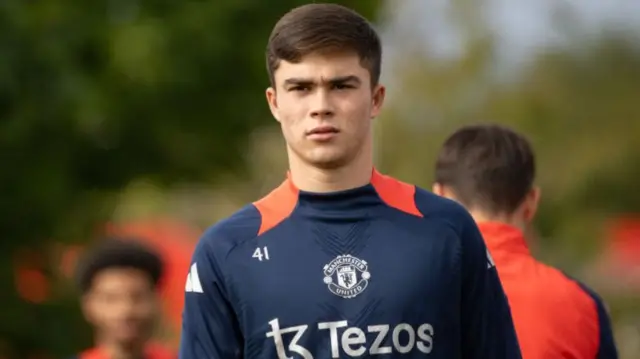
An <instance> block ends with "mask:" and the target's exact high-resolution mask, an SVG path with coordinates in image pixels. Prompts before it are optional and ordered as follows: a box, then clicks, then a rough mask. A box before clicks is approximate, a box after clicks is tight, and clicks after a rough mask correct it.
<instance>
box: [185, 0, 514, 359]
mask: <svg viewBox="0 0 640 359" xmlns="http://www.w3.org/2000/svg"><path fill="white" fill-rule="evenodd" d="M380 57H381V46H380V40H379V38H378V35H377V34H376V32H375V31H374V30H373V29H372V27H371V25H370V24H369V23H368V22H367V21H366V20H365V19H364V18H362V17H361V16H360V15H358V14H357V13H355V12H353V11H351V10H348V9H346V8H344V7H341V6H338V5H327V4H313V5H306V6H302V7H298V8H296V9H294V10H292V11H291V12H289V13H287V14H286V15H285V16H284V17H283V18H282V19H280V21H279V22H278V23H277V24H276V26H275V28H274V30H273V32H272V34H271V37H270V39H269V44H268V47H267V63H268V70H269V75H270V79H271V87H270V88H269V89H267V100H268V103H269V105H270V108H271V111H272V113H273V115H274V117H275V118H276V120H278V122H280V124H281V127H282V131H283V135H284V138H285V140H286V143H287V153H288V157H289V168H290V171H289V174H288V178H287V180H285V181H284V183H283V184H282V185H281V186H280V187H278V188H277V189H276V190H274V191H273V192H272V193H271V194H269V195H268V196H267V197H265V198H263V199H262V200H259V201H257V202H255V203H253V204H250V205H248V206H246V207H244V208H243V209H241V210H240V211H239V212H237V213H236V214H234V215H232V216H231V217H230V218H228V219H226V220H224V221H222V222H220V223H218V224H216V225H215V226H213V227H211V228H210V229H209V230H208V231H207V232H206V233H205V234H204V236H203V237H202V239H201V240H200V242H199V244H198V246H197V248H196V251H195V254H194V255H193V263H192V266H191V270H190V273H189V275H188V278H187V284H186V292H187V293H186V299H185V310H184V318H183V332H182V343H181V348H180V357H181V358H182V359H200V358H208V359H233V358H281V359H282V358H305V359H311V358H323V359H324V358H346V357H369V356H373V357H376V356H382V357H386V358H396V357H401V356H402V357H409V358H421V357H430V358H442V359H444V358H446V359H456V358H483V359H488V358H491V359H504V358H510V359H511V358H520V357H521V356H520V350H519V347H518V343H517V340H516V337H515V331H514V328H513V323H512V321H511V315H510V310H509V306H508V303H507V301H506V298H505V296H504V293H503V291H502V287H501V285H500V282H499V279H498V277H497V274H496V270H495V268H494V266H493V264H492V261H491V260H490V258H489V256H488V252H487V249H486V247H485V245H484V243H483V241H482V238H481V236H480V234H479V232H478V229H477V227H476V226H475V224H474V222H473V219H472V218H471V217H470V215H469V214H468V213H467V212H466V211H465V210H464V209H463V208H462V207H461V206H459V205H458V204H456V203H455V202H453V201H450V200H447V199H444V198H440V197H438V196H436V195H432V194H430V193H428V192H426V191H424V190H421V189H417V188H416V187H414V186H412V185H409V184H405V183H402V182H399V181H396V180H394V179H392V178H390V177H386V176H384V175H382V174H380V173H378V172H377V171H375V170H374V168H373V159H372V157H373V156H372V136H371V124H372V119H373V118H375V117H376V116H377V115H378V113H379V111H380V108H381V106H382V103H383V100H384V95H385V89H384V87H383V86H381V85H380V84H379V83H378V79H379V75H380Z"/></svg>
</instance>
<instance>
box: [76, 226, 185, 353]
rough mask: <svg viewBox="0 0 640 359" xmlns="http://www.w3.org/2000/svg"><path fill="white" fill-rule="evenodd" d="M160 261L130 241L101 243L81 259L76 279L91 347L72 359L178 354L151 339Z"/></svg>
mask: <svg viewBox="0 0 640 359" xmlns="http://www.w3.org/2000/svg"><path fill="white" fill-rule="evenodd" d="M162 271H163V264H162V261H161V259H160V258H159V257H158V256H157V255H156V254H155V253H153V252H152V251H150V250H148V249H147V248H145V247H143V246H142V245H140V244H139V243H137V242H136V241H135V240H133V239H126V240H125V239H116V238H110V239H105V240H102V241H100V242H99V243H98V244H97V245H96V247H95V248H92V249H91V250H90V251H89V253H88V254H87V255H86V256H85V257H84V258H83V259H82V261H81V263H80V265H79V269H78V282H79V287H80V290H81V292H82V302H81V304H82V310H83V313H84V315H85V318H86V319H87V321H88V322H89V323H90V324H91V325H92V326H93V327H94V329H95V332H94V334H95V338H94V340H95V347H94V348H91V349H88V350H85V351H83V352H82V353H80V354H78V355H77V356H76V358H77V359H116V358H118V359H119V358H131V359H171V358H175V357H176V356H177V355H176V354H175V353H172V352H171V351H169V350H167V349H165V348H163V347H162V346H160V345H157V344H154V343H151V342H150V341H149V340H150V337H151V334H152V333H153V328H154V324H155V320H156V319H157V317H158V309H159V308H158V305H159V298H158V293H157V291H156V289H157V288H156V287H157V285H158V281H159V280H160V278H161V275H162Z"/></svg>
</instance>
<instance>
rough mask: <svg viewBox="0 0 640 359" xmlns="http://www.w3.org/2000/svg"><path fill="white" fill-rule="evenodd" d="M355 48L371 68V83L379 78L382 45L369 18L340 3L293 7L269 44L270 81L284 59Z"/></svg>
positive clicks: (297, 60)
mask: <svg viewBox="0 0 640 359" xmlns="http://www.w3.org/2000/svg"><path fill="white" fill-rule="evenodd" d="M332 51H354V52H355V53H357V54H358V56H359V57H360V61H361V63H362V66H363V67H365V68H367V69H368V70H369V73H370V75H371V85H372V86H374V85H376V84H377V83H378V81H379V79H380V68H381V62H382V59H381V58H382V46H381V44H380V37H379V36H378V34H377V33H376V31H375V30H374V29H373V27H372V26H371V24H370V23H369V21H367V19H365V18H364V17H363V16H362V15H360V14H358V13H357V12H355V11H353V10H351V9H348V8H346V7H344V6H341V5H337V4H308V5H303V6H299V7H297V8H294V9H293V10H291V11H289V12H288V13H286V14H285V15H284V16H283V17H282V18H280V20H279V21H278V22H277V23H276V25H275V26H274V28H273V31H272V32H271V36H269V43H268V45H267V54H266V55H267V56H266V57H267V71H268V73H269V80H270V81H271V85H275V84H274V72H275V71H276V70H277V69H278V65H279V64H280V61H281V60H284V61H287V62H292V63H296V62H299V61H301V59H302V58H303V57H304V56H306V55H309V54H311V53H317V52H332Z"/></svg>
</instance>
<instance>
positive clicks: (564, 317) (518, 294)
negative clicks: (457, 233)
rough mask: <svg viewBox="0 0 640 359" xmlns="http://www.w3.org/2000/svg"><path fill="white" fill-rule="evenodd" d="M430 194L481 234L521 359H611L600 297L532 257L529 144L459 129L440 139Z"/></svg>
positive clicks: (534, 197)
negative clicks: (456, 207) (456, 206)
mask: <svg viewBox="0 0 640 359" xmlns="http://www.w3.org/2000/svg"><path fill="white" fill-rule="evenodd" d="M435 176H436V183H435V185H434V186H433V191H434V192H435V193H437V194H439V195H442V196H445V197H449V198H451V199H454V200H456V201H458V202H460V203H462V204H463V205H464V206H466V208H467V209H468V210H469V211H470V213H471V214H472V216H473V217H474V219H475V220H476V222H478V225H479V227H480V230H481V231H482V234H483V235H484V239H485V242H486V243H487V246H488V247H489V250H490V252H491V255H492V256H493V259H494V260H495V264H496V266H497V268H498V273H499V275H500V279H501V280H502V285H503V286H504V289H505V291H506V293H507V297H508V298H509V302H510V304H511V311H512V314H513V319H514V322H515V326H516V331H517V333H518V339H519V341H520V346H521V349H522V356H523V357H524V358H525V359H543V358H544V359H546V358H554V359H562V358H571V359H594V358H602V359H605V358H606V359H615V358H617V354H616V348H615V345H614V343H613V336H612V333H611V327H610V324H609V318H608V315H607V312H606V311H605V309H604V305H603V304H602V301H601V300H600V299H599V298H598V296H597V295H596V294H595V293H593V292H592V291H591V290H589V289H588V288H587V287H585V286H584V285H582V284H580V283H578V282H576V281H575V280H573V279H571V278H568V277H566V276H565V275H564V274H563V273H562V272H560V271H558V270H556V269H554V268H551V267H549V266H546V265H544V264H542V263H540V262H538V261H536V260H535V259H534V258H533V257H532V256H531V253H530V252H529V249H528V247H527V244H526V241H525V237H524V233H525V229H526V227H527V226H529V224H530V223H531V220H532V219H533V217H534V215H535V213H536V209H537V206H538V200H539V199H540V190H539V189H538V188H537V187H535V186H534V184H533V182H534V177H535V161H534V154H533V152H532V150H531V146H530V145H529V143H528V141H527V140H526V139H525V138H524V137H523V136H521V135H520V134H518V133H516V132H514V131H512V130H510V129H508V128H505V127H501V126H496V125H478V126H468V127H463V128H461V129H460V130H458V131H457V132H455V133H454V134H453V135H451V137H449V139H447V140H446V142H445V143H444V145H443V147H442V149H441V151H440V154H439V156H438V160H437V163H436V172H435Z"/></svg>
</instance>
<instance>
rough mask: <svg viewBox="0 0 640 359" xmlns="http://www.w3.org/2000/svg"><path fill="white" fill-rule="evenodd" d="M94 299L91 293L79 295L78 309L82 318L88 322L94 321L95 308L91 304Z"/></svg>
mask: <svg viewBox="0 0 640 359" xmlns="http://www.w3.org/2000/svg"><path fill="white" fill-rule="evenodd" d="M93 301H94V299H93V298H92V296H91V294H88V293H85V294H83V295H82V297H80V309H81V310H82V315H83V316H84V319H85V320H86V321H87V322H89V324H93V323H95V316H94V313H95V310H94V306H93Z"/></svg>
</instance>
